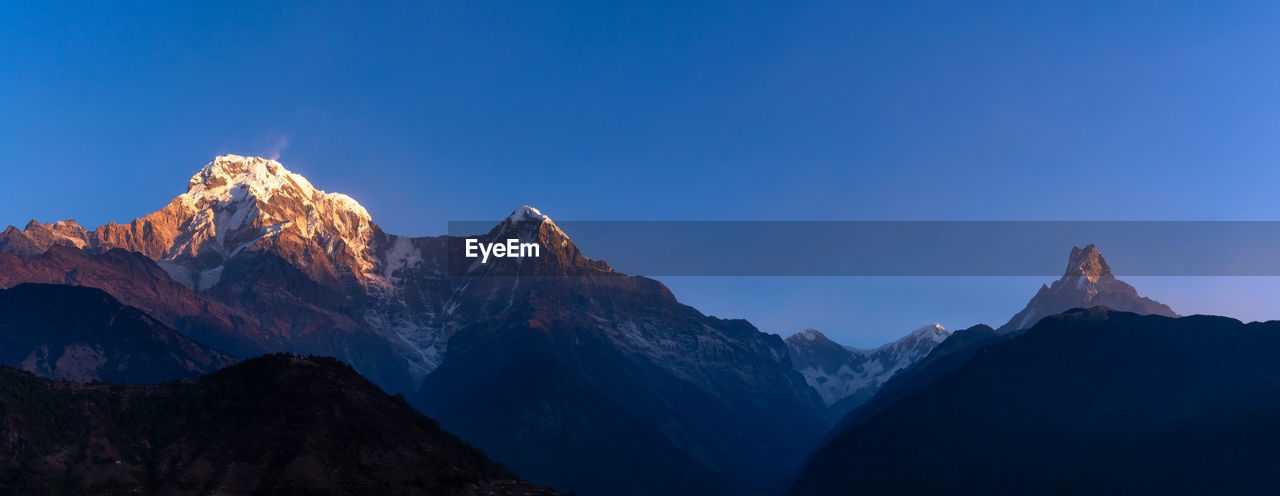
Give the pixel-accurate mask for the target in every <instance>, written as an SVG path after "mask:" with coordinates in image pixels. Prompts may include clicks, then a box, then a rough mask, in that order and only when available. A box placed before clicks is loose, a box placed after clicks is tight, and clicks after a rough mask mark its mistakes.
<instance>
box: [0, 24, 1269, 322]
mask: <svg viewBox="0 0 1280 496" xmlns="http://www.w3.org/2000/svg"><path fill="white" fill-rule="evenodd" d="M0 19H3V21H4V22H0V67H2V69H0V95H3V96H0V150H2V151H3V153H4V162H5V164H6V165H5V166H4V174H3V179H4V180H3V181H2V182H0V224H18V225H21V224H22V223H25V222H26V221H27V220H28V219H30V218H39V219H43V220H54V219H61V218H68V217H75V218H77V219H79V220H80V221H81V223H83V224H85V225H88V226H95V225H98V224H101V223H103V222H107V221H118V222H120V221H127V220H129V219H132V218H134V217H137V216H140V215H143V214H146V213H148V212H151V211H154V210H156V209H158V208H159V207H161V206H162V205H164V204H165V203H166V202H167V201H168V200H169V199H170V198H172V197H173V196H175V195H177V194H178V193H181V192H182V190H183V189H184V188H185V185H186V182H187V179H188V178H190V176H191V174H193V173H194V172H195V171H196V170H198V169H199V168H200V167H201V166H202V165H203V164H204V163H206V162H207V161H208V160H209V159H210V158H211V157H213V156H214V155H216V154H221V153H238V154H254V155H268V156H270V155H277V154H278V155H279V158H280V160H281V161H282V162H284V163H285V165H286V166H287V167H289V168H290V169H292V170H293V171H295V172H299V173H301V174H303V175H305V176H307V177H308V178H309V179H311V181H312V183H314V184H315V185H317V186H318V187H320V188H323V189H326V190H330V191H342V192H345V193H348V194H350V195H351V196H353V197H355V198H356V199H357V200H359V201H360V202H361V203H362V204H364V205H365V206H366V207H367V208H368V209H369V211H370V212H371V213H372V214H373V216H374V218H375V220H376V221H377V222H378V223H380V224H381V225H383V226H384V228H385V229H386V230H387V231H389V232H395V233H403V234H413V235H427V234H441V233H443V232H445V230H446V222H447V221H449V220H455V219H485V218H494V219H497V218H500V217H502V216H504V215H505V214H506V213H508V212H510V211H511V210H512V209H514V208H515V207H517V206H519V205H522V204H531V205H535V206H538V207H539V208H540V209H542V210H543V211H544V212H545V213H547V214H549V215H551V216H552V217H553V218H558V219H574V220H614V219H619V220H635V219H642V220H667V219H679V220H745V219H761V220H791V219H805V220H828V219H832V220H834V219H1072V220H1096V219H1131V220H1145V219H1173V220H1180V219H1261V220H1271V219H1275V218H1276V217H1277V213H1278V212H1277V210H1280V206H1278V205H1280V202H1277V201H1276V200H1275V198H1276V195H1275V193H1274V190H1275V185H1276V184H1278V183H1280V167H1276V166H1275V157H1277V156H1278V154H1277V151H1280V150H1277V148H1280V140H1277V139H1276V138H1277V136H1280V101H1278V100H1280V99H1278V98H1277V95H1278V93H1277V91H1276V90H1275V88H1277V87H1280V64H1278V63H1277V62H1280V60H1278V59H1280V51H1277V50H1276V49H1275V47H1277V46H1280V39H1277V38H1280V32H1278V31H1276V30H1275V29H1273V27H1274V26H1275V25H1276V22H1277V21H1280V5H1277V4H1275V3H1261V2H1260V3H1247V2H1246V3H1238V4H1233V5H1220V4H1215V3H1208V2H1186V3H1184V2H1145V3H1130V2H1061V3H1043V2H1035V5H1031V2H1001V3H997V2H917V3H908V2H878V3H855V2H724V3H702V2H671V3H658V2H638V3H634V4H623V3H621V2H596V3H573V2H567V3H559V2H501V3H483V2H457V3H453V4H445V3H435V2H414V3H405V4H402V5H390V4H383V5H364V6H361V7H360V8H358V9H357V8H355V7H353V6H351V5H343V4H338V3H333V4H326V3H323V2H306V3H299V4H293V5H288V4H283V3H281V4H275V5H272V6H268V7H263V6H260V5H256V4H253V3H239V4H237V3H232V2H224V3H218V4H216V5H215V4H212V3H211V4H206V5H203V6H191V5H155V4H145V3H124V2H121V3H106V2H99V3H88V2H86V3H68V4H61V5H56V6H51V5H48V4H47V3H39V4H37V3H30V4H28V5H21V4H17V3H14V2H6V3H4V4H3V5H0ZM1087 241H1088V240H1081V242H1082V243H1084V242H1087ZM1101 248H1102V249H1103V252H1104V254H1105V253H1106V247H1101ZM583 249H584V250H585V251H587V252H588V254H589V253H590V247H583ZM1068 249H1069V247H1064V248H1063V257H1064V263H1065V257H1066V252H1067V250H1068ZM667 282H668V283H670V285H671V286H672V288H673V290H675V291H676V293H677V295H678V296H680V297H681V298H682V299H684V300H686V301H689V302H691V303H693V304H694V305H695V306H698V307H699V308H702V309H704V310H706V311H708V312H709V313H715V314H717V315H721V316H741V317H748V318H750V319H751V320H753V321H754V322H756V323H757V324H759V325H760V326H761V327H762V328H764V329H765V330H768V331H771V332H787V331H790V330H795V329H798V328H803V327H809V326H812V327H819V328H823V329H829V330H832V333H833V334H836V335H838V336H842V337H843V338H844V339H843V340H844V341H846V342H851V343H853V344H859V345H863V346H867V345H871V344H874V343H877V342H879V341H882V340H884V339H887V338H889V337H892V336H893V335H896V334H901V333H902V332H905V331H906V330H908V329H910V328H911V327H913V326H915V325H916V324H918V323H923V322H924V321H932V320H940V321H942V322H943V323H944V324H946V325H949V326H950V327H962V326H967V325H970V324H972V323H975V322H978V321H985V322H989V323H992V324H999V323H1001V322H1002V321H1003V320H1004V319H1006V318H1007V317H1008V315H1010V314H1012V313H1013V312H1015V311H1016V310H1017V309H1018V308H1019V307H1020V306H1021V305H1022V304H1023V303H1024V302H1025V300H1026V299H1027V298H1029V297H1030V293H1032V292H1034V290H1035V288H1037V287H1038V286H1039V283H1040V282H1041V281H1038V280H1036V281H1024V280H1017V279H1016V278H1015V279H1009V278H1003V279H1000V280H998V281H997V280H994V279H991V280H980V279H974V280H966V281H963V282H958V281H954V280H944V281H936V280H924V279H903V280H895V281H877V280H872V279H867V278H863V279H856V278H819V279H782V278H775V279H767V278H761V279H747V278H741V279H739V278H729V279H722V280H705V279H686V278H675V279H670V280H668V281H667ZM1240 284H1245V285H1254V286H1256V285H1258V284H1261V283H1260V282H1259V281H1258V280H1248V281H1244V282H1241V281H1234V282H1231V281H1225V280H1216V281H1204V280H1199V279H1197V280H1190V281H1181V282H1174V281H1172V279H1171V278H1163V279H1161V278H1157V279H1156V280H1153V281H1149V282H1145V283H1144V284H1141V285H1138V286H1139V289H1140V290H1142V291H1144V292H1145V293H1149V294H1152V295H1153V296H1156V297H1157V298H1160V297H1163V298H1165V299H1168V300H1173V301H1169V303H1170V304H1171V305H1172V306H1173V307H1174V308H1175V310H1179V311H1181V312H1183V313H1189V311H1188V310H1185V309H1184V308H1180V307H1179V305H1178V304H1177V302H1178V301H1183V302H1184V303H1183V305H1184V306H1193V307H1195V308H1192V309H1191V310H1190V311H1206V312H1208V311H1217V312H1219V313H1229V312H1228V310H1229V309H1234V310H1230V311H1234V312H1236V315H1240V316H1242V317H1245V318H1263V317H1266V316H1268V315H1267V313H1266V312H1265V311H1264V310H1262V309H1261V308H1260V307H1259V306H1257V305H1252V303H1249V300H1248V299H1247V298H1245V299H1242V297H1240V296H1239V294H1238V293H1240V291H1237V290H1235V289H1231V288H1236V287H1238V286H1239V285H1240ZM954 286H959V287H958V288H956V287H954ZM1179 287H1183V289H1178V288H1179ZM1206 287H1207V288H1211V289H1205V288H1206ZM1250 287H1253V286H1250ZM980 288H981V289H980ZM1212 288H1216V289H1212ZM1224 288H1225V289H1224ZM1254 289H1257V288H1256V287H1254ZM1210 299H1212V300H1213V301H1218V303H1213V304H1210V303H1207V301H1208V300H1210ZM1242 301H1243V302H1244V303H1242ZM1251 312H1252V313H1251ZM997 320H999V321H1001V322H996V321H997Z"/></svg>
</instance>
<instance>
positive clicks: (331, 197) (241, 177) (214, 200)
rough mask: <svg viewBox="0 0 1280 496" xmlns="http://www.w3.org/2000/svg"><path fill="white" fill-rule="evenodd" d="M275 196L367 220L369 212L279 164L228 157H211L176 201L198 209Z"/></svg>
mask: <svg viewBox="0 0 1280 496" xmlns="http://www.w3.org/2000/svg"><path fill="white" fill-rule="evenodd" d="M278 194H283V195H287V196H294V197H298V198H299V199H302V200H303V201H310V202H322V203H326V204H328V205H332V206H334V207H337V208H338V209H339V210H343V211H347V212H350V213H352V214H355V215H356V216H357V217H360V218H362V219H364V220H369V212H368V211H367V210H365V208H364V207H363V206H361V205H360V203H359V202H357V201H355V199H353V198H351V197H350V196H347V195H344V194H341V193H326V192H324V191H321V190H317V189H316V188H315V187H314V186H312V185H311V182H310V181H307V178H305V177H302V176H301V175H299V174H294V173H293V172H290V171H289V170H288V169H285V168H284V166H283V165H281V164H280V162H277V161H275V160H270V159H265V158H262V157H242V156H240V155H231V154H228V155H220V156H218V157H215V158H214V159H213V161H212V162H209V163H208V164H207V165H205V166H204V168H202V169H200V172H197V173H196V174H195V175H194V176H191V181H190V182H188V183H187V192H186V193H185V194H183V195H182V196H180V197H179V198H181V199H182V203H183V205H186V206H188V207H192V208H197V209H200V208H208V207H210V206H212V205H226V204H228V203H235V202H239V201H242V200H244V199H245V198H246V197H247V196H253V197H254V198H256V199H258V200H260V201H263V202H269V201H270V200H271V198H272V197H274V196H275V195H278Z"/></svg>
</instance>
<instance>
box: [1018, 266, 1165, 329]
mask: <svg viewBox="0 0 1280 496" xmlns="http://www.w3.org/2000/svg"><path fill="white" fill-rule="evenodd" d="M1100 305H1101V306H1107V307H1109V308H1112V309H1115V310H1120V311H1124V312H1134V313H1138V314H1144V315H1164V316H1167V317H1176V316H1177V314H1176V313H1174V312H1173V310H1172V309H1170V308H1169V307H1168V306H1167V305H1165V304H1163V303H1160V302H1157V301H1155V300H1152V299H1150V298H1145V297H1142V296H1140V295H1138V291H1137V290H1136V289H1133V286H1130V285H1128V284H1126V283H1125V282H1124V281H1121V280H1119V279H1116V277H1115V276H1114V275H1112V274H1111V266H1110V265H1108V264H1107V261H1106V260H1105V259H1103V258H1102V253H1100V252H1098V248H1097V247H1095V246H1094V245H1088V246H1085V247H1084V248H1071V256H1070V257H1069V259H1068V261H1067V270H1066V273H1064V274H1063V276H1062V278H1061V279H1058V280H1057V281H1054V282H1053V284H1052V285H1050V286H1041V287H1040V291H1038V292H1036V295H1035V296H1034V297H1032V298H1031V301H1030V302H1028V303H1027V306H1026V308H1024V309H1022V311H1020V312H1018V313H1017V314H1016V315H1014V316H1013V318H1011V319H1009V322H1007V323H1005V324H1004V325H1002V326H1000V327H999V328H998V329H996V330H997V331H998V332H1000V333H1001V334H1004V333H1009V332H1013V331H1017V330H1019V329H1026V328H1029V327H1031V326H1033V325H1035V324H1036V322H1039V321H1040V319H1042V318H1045V317H1047V316H1050V315H1055V314H1058V313H1061V312H1065V311H1067V310H1070V309H1072V308H1090V307H1095V306H1100Z"/></svg>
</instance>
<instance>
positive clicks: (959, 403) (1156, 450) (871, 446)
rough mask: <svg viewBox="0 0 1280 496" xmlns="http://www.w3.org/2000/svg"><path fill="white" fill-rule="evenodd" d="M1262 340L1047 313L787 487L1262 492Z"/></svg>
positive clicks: (1274, 419)
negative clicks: (1041, 318) (1047, 315)
mask: <svg viewBox="0 0 1280 496" xmlns="http://www.w3.org/2000/svg"><path fill="white" fill-rule="evenodd" d="M1277 348H1280V322H1265V323H1251V324H1243V323H1241V322H1239V321H1236V320H1233V319H1229V318H1225V317H1209V316H1192V317H1183V318H1170V317H1163V316H1155V315H1146V316H1143V315H1137V314H1133V313H1127V312H1114V311H1110V310H1108V309H1106V308H1104V307H1097V308H1093V309H1089V310H1072V311H1069V312H1067V313H1065V314H1061V315H1058V316H1052V317H1048V318H1045V319H1043V320H1041V321H1040V322H1039V323H1038V324H1037V325H1035V326H1034V327H1032V328H1031V329H1029V330H1027V331H1025V332H1024V333H1021V334H1020V335H1016V336H1012V337H1011V338H1010V339H1004V340H996V341H994V342H992V343H991V344H988V345H985V346H980V348H979V349H977V350H976V352H974V353H972V357H971V358H969V359H968V360H967V361H966V362H964V363H963V364H962V365H960V366H958V367H956V368H954V370H951V371H949V372H947V373H945V374H944V375H942V376H940V377H938V378H937V379H936V380H934V381H933V382H932V383H930V384H928V385H926V386H923V387H920V388H919V389H918V390H916V391H914V392H913V393H911V394H909V395H907V396H905V397H903V398H902V399H901V400H899V401H896V402H895V403H893V404H892V405H889V406H887V407H886V408H884V409H883V411H881V412H879V413H878V414H876V415H874V416H873V417H871V418H869V419H867V420H865V421H863V422H861V423H858V424H857V425H854V426H852V427H851V428H849V429H848V430H847V431H844V432H842V433H840V434H838V435H836V436H835V438H834V440H832V441H831V443H830V444H828V445H827V446H826V447H824V448H822V449H821V450H819V451H818V452H817V453H816V454H815V455H814V456H813V458H812V459H811V461H810V463H809V464H808V466H807V468H806V470H805V472H804V474H803V475H802V476H801V477H800V479H799V481H798V482H797V483H796V484H795V486H794V487H793V488H792V490H791V491H790V494H793V495H827V494H1277V493H1280V472H1277V471H1276V469H1275V468H1276V467H1277V466H1280V361H1277V360H1276V359H1275V350H1276V349H1277ZM855 413H856V412H855Z"/></svg>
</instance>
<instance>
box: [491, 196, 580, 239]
mask: <svg viewBox="0 0 1280 496" xmlns="http://www.w3.org/2000/svg"><path fill="white" fill-rule="evenodd" d="M535 222H536V223H537V224H538V225H539V226H541V225H543V224H546V225H548V226H550V227H551V229H552V231H554V232H555V233H556V234H558V235H559V236H560V237H561V238H562V239H561V240H560V241H561V243H562V244H563V243H567V242H568V241H569V235H568V234H565V232H564V231H562V230H560V226H557V225H556V223H555V222H553V221H552V220H551V217H547V215H546V214H543V213H542V211H541V210H538V209H536V208H533V207H531V206H529V205H522V206H521V207H520V208H517V209H515V211H514V212H511V215H508V216H507V218H506V219H505V220H503V221H502V226H503V229H504V230H505V228H506V226H514V225H518V224H528V223H535Z"/></svg>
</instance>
